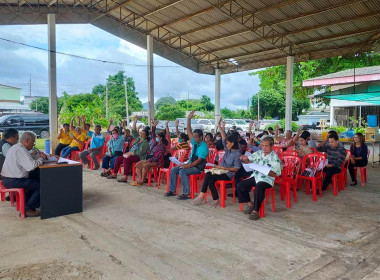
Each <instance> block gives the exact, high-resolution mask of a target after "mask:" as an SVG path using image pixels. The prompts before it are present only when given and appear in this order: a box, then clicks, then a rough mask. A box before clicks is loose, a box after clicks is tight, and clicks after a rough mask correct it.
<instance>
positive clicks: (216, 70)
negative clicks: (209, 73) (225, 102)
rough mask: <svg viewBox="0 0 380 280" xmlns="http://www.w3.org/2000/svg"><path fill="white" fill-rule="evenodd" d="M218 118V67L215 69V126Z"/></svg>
mask: <svg viewBox="0 0 380 280" xmlns="http://www.w3.org/2000/svg"><path fill="white" fill-rule="evenodd" d="M219 120H220V69H219V68H217V69H215V128H216V127H217V126H218V122H219Z"/></svg>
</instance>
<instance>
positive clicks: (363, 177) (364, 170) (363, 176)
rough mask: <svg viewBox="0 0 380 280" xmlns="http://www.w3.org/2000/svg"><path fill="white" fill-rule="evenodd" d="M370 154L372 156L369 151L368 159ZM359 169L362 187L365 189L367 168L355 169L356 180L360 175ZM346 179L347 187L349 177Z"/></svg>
mask: <svg viewBox="0 0 380 280" xmlns="http://www.w3.org/2000/svg"><path fill="white" fill-rule="evenodd" d="M369 154H370V150H369V149H368V153H367V158H369ZM358 168H359V171H360V184H361V185H362V187H364V185H365V183H367V166H363V167H355V168H354V171H355V178H356V180H357V178H358V176H357V175H358ZM345 178H346V185H347V175H346V177H345Z"/></svg>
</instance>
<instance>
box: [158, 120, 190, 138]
mask: <svg viewBox="0 0 380 280" xmlns="http://www.w3.org/2000/svg"><path fill="white" fill-rule="evenodd" d="M168 126H169V132H170V137H176V136H177V134H176V128H175V121H169V124H168ZM156 130H157V132H159V131H166V121H158V124H157V126H156ZM178 130H179V132H180V133H181V132H185V127H184V125H183V124H181V123H180V124H179V125H178Z"/></svg>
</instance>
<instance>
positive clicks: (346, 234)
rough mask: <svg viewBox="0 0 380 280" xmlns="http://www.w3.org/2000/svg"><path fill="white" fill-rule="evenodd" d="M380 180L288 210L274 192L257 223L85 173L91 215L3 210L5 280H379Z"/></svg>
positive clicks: (0, 264) (372, 172)
mask: <svg viewBox="0 0 380 280" xmlns="http://www.w3.org/2000/svg"><path fill="white" fill-rule="evenodd" d="M379 171H380V167H379V166H378V165H377V166H375V167H374V168H371V167H368V183H367V184H366V186H365V187H360V186H358V187H350V186H348V187H347V188H346V189H345V190H344V191H342V192H340V193H339V194H338V196H333V194H332V190H329V191H328V192H327V193H324V195H323V197H322V198H318V201H317V202H313V201H312V198H311V196H307V195H306V194H305V192H304V190H302V191H299V192H298V193H297V195H298V203H297V204H294V203H292V207H291V208H290V209H287V208H286V205H285V201H281V200H280V194H279V190H278V188H276V212H275V213H273V212H272V210H271V205H270V204H267V205H266V207H265V218H263V219H260V220H258V221H251V220H249V219H248V217H247V216H246V215H244V214H243V213H241V212H239V205H238V203H236V204H233V203H232V199H231V198H228V199H227V203H226V208H224V209H222V208H210V207H209V206H208V204H204V205H200V206H193V205H191V203H190V201H179V200H177V199H176V198H175V197H170V198H167V197H164V196H163V194H164V192H165V184H164V185H161V188H160V189H157V188H156V184H154V186H152V187H151V188H148V187H147V186H144V187H141V188H137V187H133V186H131V185H129V184H125V183H117V182H116V181H114V180H107V179H105V178H101V177H100V176H99V174H100V171H90V170H84V212H83V213H80V214H75V215H69V216H64V217H59V218H53V219H47V220H40V219H38V218H27V219H24V220H22V219H20V218H19V217H18V214H17V212H16V211H15V209H14V208H12V207H11V206H10V204H9V202H0V279H28V280H29V279H33V280H34V279H59V280H60V279H65V280H66V279H149V280H150V279H176V280H177V279H181V280H183V279H228V280H232V279H350V280H351V279H366V280H369V279H380V266H379V265H380V241H379V240H380V231H379V227H380V175H379V174H380V173H379ZM349 183H350V180H349ZM209 199H210V198H209ZM292 202H293V201H292Z"/></svg>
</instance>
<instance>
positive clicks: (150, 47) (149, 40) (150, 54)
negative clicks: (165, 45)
mask: <svg viewBox="0 0 380 280" xmlns="http://www.w3.org/2000/svg"><path fill="white" fill-rule="evenodd" d="M146 45H147V47H146V51H147V56H148V57H147V65H148V104H149V111H148V116H149V117H148V121H149V124H148V125H150V122H151V120H153V119H154V68H153V37H152V35H148V36H147V44H146Z"/></svg>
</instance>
